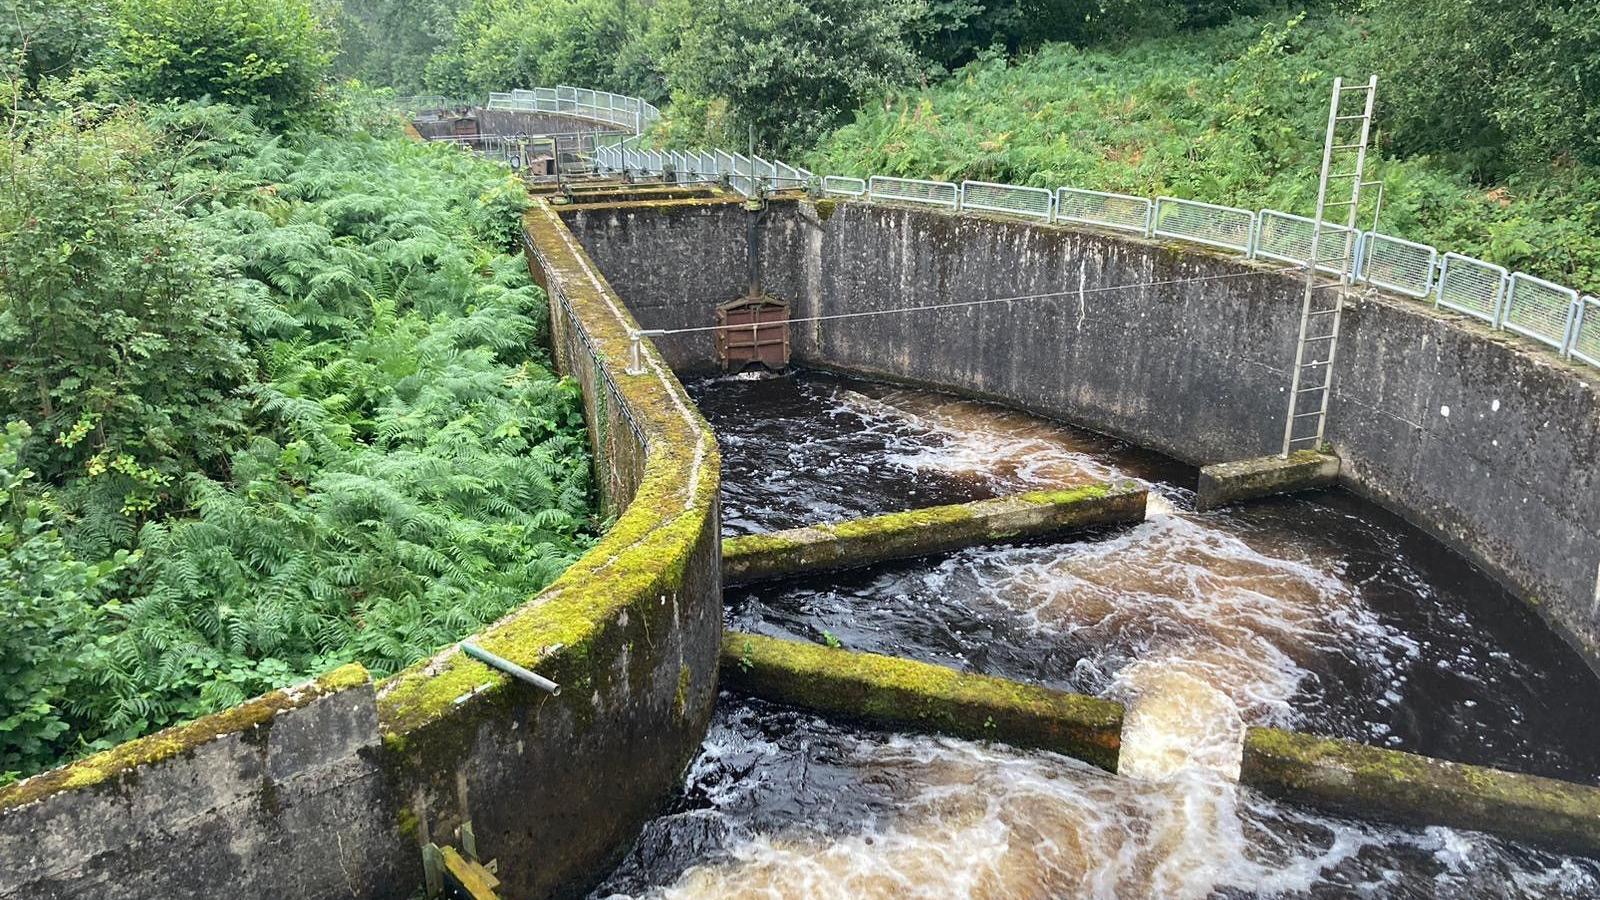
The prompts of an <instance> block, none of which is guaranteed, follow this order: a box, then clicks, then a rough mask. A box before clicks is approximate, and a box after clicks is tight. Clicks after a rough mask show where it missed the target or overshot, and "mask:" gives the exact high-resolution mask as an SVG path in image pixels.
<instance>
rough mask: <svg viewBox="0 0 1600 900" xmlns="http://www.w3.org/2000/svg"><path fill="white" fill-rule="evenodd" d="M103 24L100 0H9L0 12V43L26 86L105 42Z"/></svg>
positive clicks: (64, 70) (69, 66)
mask: <svg viewBox="0 0 1600 900" xmlns="http://www.w3.org/2000/svg"><path fill="white" fill-rule="evenodd" d="M109 27H110V20H109V17H108V16H107V13H106V4H105V0H78V2H73V3H61V2H57V0H12V4H11V9H10V11H9V12H8V13H7V14H6V15H4V16H0V47H3V48H4V49H5V50H6V51H7V52H8V53H9V55H10V57H11V59H9V60H8V62H10V63H11V64H13V65H15V66H17V67H18V69H19V70H20V73H21V75H22V80H23V81H24V82H25V83H26V84H27V85H28V86H30V87H31V86H34V85H37V84H38V83H39V79H41V78H46V77H61V76H64V75H67V74H68V73H69V72H71V71H72V70H73V69H74V68H77V67H79V66H81V65H82V64H83V63H84V62H85V61H86V60H87V59H88V58H90V57H91V56H92V55H93V54H94V53H95V52H96V51H97V50H98V49H100V48H101V47H102V46H103V45H104V44H105V38H106V33H107V30H108V29H109Z"/></svg>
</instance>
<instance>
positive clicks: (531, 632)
mask: <svg viewBox="0 0 1600 900" xmlns="http://www.w3.org/2000/svg"><path fill="white" fill-rule="evenodd" d="M673 202H682V201H673ZM718 202H721V201H718ZM524 229H525V231H526V232H527V234H528V236H529V239H530V243H532V244H533V245H534V246H536V247H537V248H538V250H539V256H538V258H537V260H535V261H533V262H535V263H536V265H537V267H539V272H538V274H539V275H540V276H541V277H540V278H538V279H536V280H539V281H540V282H541V283H544V284H554V285H555V286H556V287H557V289H559V290H560V291H561V293H562V296H563V297H565V299H566V301H567V302H568V304H569V305H570V306H571V308H572V310H573V313H574V315H576V316H577V317H578V319H579V320H580V321H581V323H582V327H583V328H584V330H585V332H586V333H587V334H588V337H589V339H590V341H591V342H592V344H593V346H594V348H595V350H596V351H597V353H598V355H599V356H600V357H601V365H604V366H605V367H606V371H607V373H608V374H610V376H611V377H612V380H613V381H615V382H616V384H617V388H618V392H619V393H620V394H621V396H622V398H623V400H624V402H626V403H627V405H628V408H629V410H630V411H631V412H632V413H633V415H634V417H635V418H636V419H637V420H638V421H639V423H640V426H641V428H642V429H643V430H644V432H645V436H646V439H647V441H648V442H649V449H648V452H647V453H646V454H645V461H644V467H643V469H644V470H643V474H642V477H641V478H640V480H639V484H638V487H637V489H636V490H635V491H634V493H633V496H632V497H631V498H630V499H629V502H628V503H627V506H626V508H625V509H624V510H623V511H622V513H621V515H620V516H619V517H618V518H617V521H616V523H615V525H613V527H612V528H611V529H610V530H609V531H607V532H606V534H605V536H604V537H603V538H601V540H600V541H599V543H597V544H596V545H595V546H594V547H593V548H591V549H590V551H589V552H588V553H585V554H584V555H583V556H582V557H581V558H580V559H579V560H578V561H577V562H575V563H574V564H573V565H572V566H571V567H569V568H568V569H567V571H566V572H565V573H563V574H562V576H561V577H559V578H558V579H556V581H555V582H554V583H553V584H551V585H550V586H549V587H547V588H546V589H545V590H544V591H542V592H541V593H540V594H539V595H538V596H537V597H535V598H530V602H528V603H526V604H524V605H523V606H521V607H519V608H518V609H517V610H516V611H514V612H513V613H512V614H511V615H510V616H508V617H506V618H505V619H503V620H501V621H500V622H498V623H496V624H495V625H494V626H493V627H491V628H489V629H488V630H486V631H484V632H483V633H482V634H480V635H478V636H477V637H476V638H475V640H476V641H477V643H479V644H480V645H481V646H483V647H484V648H485V649H487V650H489V651H490V652H493V653H497V654H499V655H501V656H504V657H505V658H507V659H510V660H512V661H514V662H517V663H519V664H521V665H524V666H527V667H529V668H530V669H534V670H535V671H538V672H539V673H540V674H542V675H545V676H546V677H549V678H551V679H553V680H555V681H557V682H558V683H559V684H561V685H562V687H563V694H562V698H563V700H564V701H565V702H566V703H567V705H568V708H569V709H572V710H574V712H576V713H579V714H582V715H588V714H591V713H592V710H591V704H589V703H587V702H585V701H584V695H585V694H587V693H589V692H590V691H589V690H588V689H590V688H592V687H594V686H595V685H597V684H598V683H599V682H600V681H601V679H602V678H604V677H605V673H606V670H607V669H608V668H609V667H610V665H611V663H612V659H611V658H610V656H609V654H598V653H596V652H595V650H596V647H597V645H598V644H599V643H600V642H601V641H602V640H603V639H605V638H607V637H608V636H610V635H614V634H616V633H617V629H616V627H615V623H616V622H617V621H618V619H619V616H620V614H621V612H622V611H623V610H632V611H633V614H634V615H636V616H640V617H642V618H641V619H640V621H643V622H648V617H650V616H658V615H661V614H662V613H661V612H660V611H659V610H658V609H656V608H654V607H656V606H658V604H655V603H652V602H651V601H655V600H657V599H658V598H660V597H663V596H668V595H675V594H676V592H677V591H678V590H679V589H680V588H681V586H682V584H683V579H684V577H685V572H686V570H687V566H688V564H689V561H690V559H691V557H692V556H693V553H694V551H695V550H696V548H697V547H698V546H700V545H701V541H702V539H703V538H705V536H706V535H707V534H708V533H709V531H710V528H711V524H712V522H713V521H714V514H713V505H714V503H715V501H716V492H717V483H718V482H717V470H718V461H717V451H716V443H715V439H714V438H713V437H712V435H711V431H710V428H709V426H707V425H706V424H705V422H704V420H703V419H702V418H701V417H700V416H699V414H698V412H696V411H695V409H694V407H693V405H692V404H690V403H689V401H688V400H687V397H686V396H685V395H683V393H682V389H681V387H679V386H677V384H676V382H675V381H674V382H671V383H670V386H669V385H663V383H662V382H661V381H660V380H659V379H657V378H656V377H655V376H653V375H639V376H629V375H627V374H626V373H625V372H623V371H622V369H621V367H620V366H616V365H615V364H614V363H612V362H611V360H618V359H625V358H627V353H628V346H629V344H630V343H631V336H630V333H631V331H632V330H633V329H634V328H636V327H637V325H636V323H634V322H633V320H632V319H631V317H628V316H627V315H626V313H625V311H624V310H623V309H622V306H621V303H620V301H618V300H616V299H615V296H614V295H603V294H602V293H601V292H600V291H597V290H595V288H594V285H593V284H592V283H591V281H590V279H589V277H588V275H587V273H586V272H585V271H584V269H583V261H580V259H579V258H578V255H577V254H579V253H581V250H578V249H577V248H576V242H575V241H574V240H573V239H572V238H571V236H570V233H569V232H567V229H566V226H565V225H564V224H563V223H562V221H561V219H560V218H559V217H558V216H557V215H556V214H555V213H554V212H552V211H551V210H550V209H549V207H548V205H546V204H545V203H544V202H543V201H535V202H534V204H533V206H532V207H530V209H529V210H528V212H527V213H526V215H525V217H524ZM619 312H620V313H621V314H622V316H621V317H620V318H619V315H618V313H619ZM600 382H601V376H600V373H599V372H598V371H596V372H594V374H593V377H592V378H591V379H590V380H589V381H588V382H587V383H588V384H590V385H591V386H593V387H595V388H598V386H599V384H600ZM601 392H603V389H601ZM675 401H676V402H675ZM685 410H687V411H688V413H689V415H688V417H687V418H686V417H685V415H684V411H685ZM597 417H598V416H597ZM697 452H698V453H699V454H700V465H701V468H700V470H699V471H698V472H696V471H694V468H693V467H694V462H695V454H696V453H697ZM613 463H615V461H613ZM691 484H694V485H696V489H695V490H694V492H693V493H692V494H691V492H690V490H689V486H690V485H691ZM617 646H618V647H619V648H620V646H621V645H620V644H618V645H617ZM641 655H642V654H641ZM506 684H507V681H506V679H505V678H504V677H502V676H501V675H499V673H497V672H494V671H493V670H491V669H489V668H488V667H487V666H484V665H483V664H481V663H479V662H477V661H475V660H472V659H470V658H467V657H465V656H463V655H461V654H452V655H450V656H447V657H446V658H444V659H443V660H442V661H436V662H434V663H433V664H432V665H423V664H419V665H417V666H413V667H412V668H411V669H408V670H406V671H404V672H401V673H399V674H397V675H395V676H393V677H392V678H391V679H389V680H388V681H386V682H385V683H384V685H383V689H382V692H381V695H380V704H379V713H380V718H381V720H382V722H383V727H384V731H385V735H386V737H385V741H386V744H387V745H388V746H390V747H391V748H394V749H396V750H402V751H407V752H416V750H417V747H416V745H415V741H414V740H413V739H412V737H414V736H406V735H407V733H408V732H411V731H412V730H414V729H417V728H419V727H422V726H424V725H426V724H427V723H430V722H434V721H438V720H441V719H442V718H444V717H445V716H446V714H447V713H449V712H450V710H451V709H452V708H453V707H454V706H455V704H456V701H457V700H458V699H460V698H462V697H465V696H467V695H469V694H474V693H478V694H482V695H483V696H485V698H486V699H494V698H495V697H496V696H498V695H499V694H501V692H503V691H504V689H505V687H506ZM580 688H581V689H583V690H578V689H580ZM569 689H572V690H569ZM567 698H571V699H567ZM685 702H687V698H686V699H685Z"/></svg>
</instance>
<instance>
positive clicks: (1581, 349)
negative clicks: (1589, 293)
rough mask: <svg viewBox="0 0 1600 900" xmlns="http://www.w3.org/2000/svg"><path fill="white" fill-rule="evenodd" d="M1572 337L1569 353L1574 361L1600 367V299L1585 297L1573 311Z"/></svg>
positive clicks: (1569, 339) (1568, 347)
mask: <svg viewBox="0 0 1600 900" xmlns="http://www.w3.org/2000/svg"><path fill="white" fill-rule="evenodd" d="M1573 315H1574V317H1575V318H1574V321H1573V323H1572V336H1571V337H1570V338H1568V340H1567V352H1568V353H1569V354H1571V355H1572V358H1573V359H1578V360H1582V361H1584V362H1586V363H1588V364H1589V365H1591V366H1600V299H1597V298H1595V297H1585V298H1583V300H1582V302H1580V303H1578V304H1577V308H1576V309H1574V310H1573Z"/></svg>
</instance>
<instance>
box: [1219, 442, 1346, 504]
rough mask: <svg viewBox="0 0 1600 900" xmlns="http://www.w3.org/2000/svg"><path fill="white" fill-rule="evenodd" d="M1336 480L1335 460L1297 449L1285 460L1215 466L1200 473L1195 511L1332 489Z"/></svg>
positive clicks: (1259, 459)
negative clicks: (1259, 498)
mask: <svg viewBox="0 0 1600 900" xmlns="http://www.w3.org/2000/svg"><path fill="white" fill-rule="evenodd" d="M1338 477H1339V457H1337V456H1334V455H1333V454H1331V453H1318V452H1317V451H1315V450H1300V451H1297V452H1295V453H1291V454H1289V458H1288V459H1282V458H1280V457H1277V456H1259V457H1256V458H1255V459H1241V460H1239V461H1237V462H1226V463H1217V464H1215V465H1210V466H1206V467H1204V468H1202V469H1201V470H1200V488H1199V491H1198V492H1197V494H1196V496H1195V501H1194V505H1195V508H1196V509H1199V510H1207V509H1216V508H1217V507H1219V506H1227V505H1228V504H1230V503H1235V502H1237V501H1240V500H1254V499H1256V498H1258V497H1266V496H1269V495H1272V494H1288V493H1293V492H1294V491H1304V490H1310V489H1312V488H1322V487H1332V486H1333V483H1334V481H1335V480H1336V479H1338Z"/></svg>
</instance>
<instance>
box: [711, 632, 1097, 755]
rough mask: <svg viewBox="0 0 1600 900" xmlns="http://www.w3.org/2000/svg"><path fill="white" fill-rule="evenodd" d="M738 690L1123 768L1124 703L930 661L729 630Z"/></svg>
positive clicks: (726, 649) (725, 660)
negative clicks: (1120, 761) (1120, 763)
mask: <svg viewBox="0 0 1600 900" xmlns="http://www.w3.org/2000/svg"><path fill="white" fill-rule="evenodd" d="M722 669H723V679H724V680H725V681H726V682H727V684H728V686H729V687H731V688H733V689H734V690H737V691H741V692H744V693H747V694H752V695H755V696H758V697H763V698H765V699H768V700H773V701H776V702H779V703H786V704H789V705H792V706H801V707H805V708H807V709H814V710H817V711H818V712H823V713H829V714H833V715H839V716H843V717H845V718H848V719H853V720H856V721H863V722H867V723H868V724H872V725H880V726H888V727H892V728H909V729H911V730H914V731H934V732H939V733H942V734H952V735H956V736H957V737H966V738H974V739H978V740H995V741H1004V742H1006V743H1008V744H1014V745H1016V746H1018V747H1037V748H1040V749H1044V750H1052V751H1055V752H1057V753H1064V754H1066V755H1068V756H1074V757H1077V758H1078V759H1081V760H1084V761H1085V762H1089V763H1092V764H1094V765H1096V766H1099V767H1100V768H1102V769H1105V770H1106V771H1108V772H1115V771H1116V770H1117V756H1118V753H1119V751H1120V748H1121V746H1122V713H1123V710H1122V705H1121V704H1119V703H1114V702H1112V701H1110V700H1101V699H1099V698H1097V697H1085V696H1082V695H1079V694H1069V693H1065V692H1063V691H1057V690H1052V689H1050V688H1044V687H1038V686H1036V685H1029V684H1020V683H1018V682H1014V681H1007V680H1005V679H1003V678H991V677H989V676H987V675H970V674H966V673H963V672H957V671H956V670H955V669H948V668H945V667H944V666H936V665H932V664H930V663H924V662H916V661H914V660H909V659H898V658H896V657H892V656H880V655H878V654H876V653H856V652H852V651H849V650H842V649H837V648H830V647H821V646H818V645H816V644H807V643H802V642H799V641H785V640H779V639H777V638H770V637H765V636H762V635H757V634H743V633H740V632H728V634H727V635H725V636H724V638H723V647H722Z"/></svg>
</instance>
